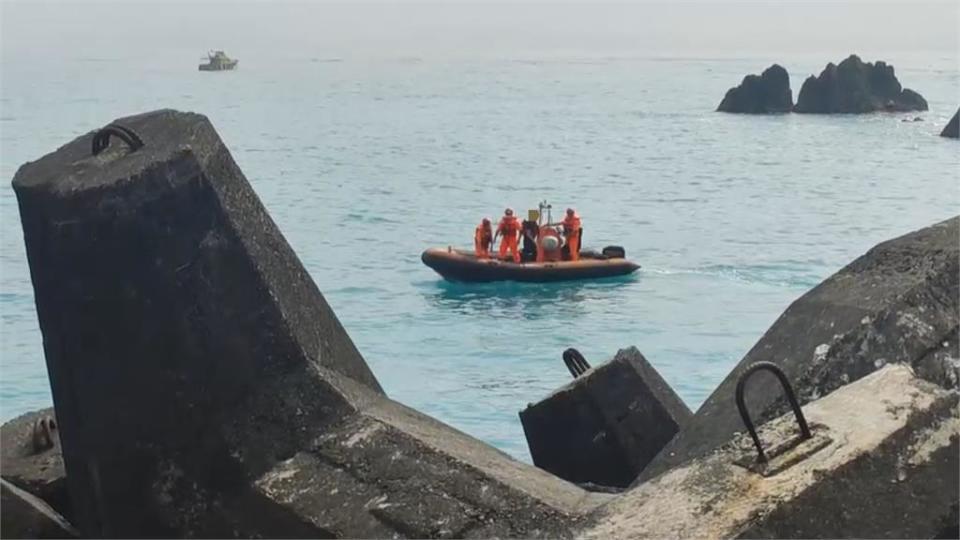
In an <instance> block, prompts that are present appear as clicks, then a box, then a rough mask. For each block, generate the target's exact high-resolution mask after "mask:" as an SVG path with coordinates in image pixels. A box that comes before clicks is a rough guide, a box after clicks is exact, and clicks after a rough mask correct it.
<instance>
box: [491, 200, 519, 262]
mask: <svg viewBox="0 0 960 540" xmlns="http://www.w3.org/2000/svg"><path fill="white" fill-rule="evenodd" d="M497 235H502V236H503V239H502V240H500V259H501V260H506V258H507V251H508V250H509V251H510V254H511V255H512V257H513V262H516V263H518V262H520V251H519V250H518V249H517V241H518V240H519V239H520V221H519V220H518V219H517V217H516V216H514V215H513V209H512V208H507V209H506V210H504V211H503V218H502V219H501V220H500V224H499V225H497V234H495V235H494V236H493V241H494V242H496V241H497Z"/></svg>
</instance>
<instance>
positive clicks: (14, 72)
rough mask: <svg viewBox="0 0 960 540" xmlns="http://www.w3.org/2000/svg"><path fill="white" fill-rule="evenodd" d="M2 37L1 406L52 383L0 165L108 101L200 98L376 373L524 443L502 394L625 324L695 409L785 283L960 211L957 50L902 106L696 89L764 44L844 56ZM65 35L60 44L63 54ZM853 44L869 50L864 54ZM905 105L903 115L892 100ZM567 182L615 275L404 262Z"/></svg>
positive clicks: (46, 400)
mask: <svg viewBox="0 0 960 540" xmlns="http://www.w3.org/2000/svg"><path fill="white" fill-rule="evenodd" d="M108 52H110V51H107V52H105V53H104V56H103V57H99V58H83V57H77V58H64V59H47V60H45V61H44V62H42V63H33V62H27V61H18V60H17V59H16V58H9V57H4V58H3V64H2V96H3V99H2V114H0V137H2V146H0V148H2V152H0V173H2V174H0V177H2V178H3V179H4V182H5V183H4V185H3V187H2V189H0V234H2V245H0V248H2V252H0V314H2V320H3V323H2V326H0V339H2V349H0V353H2V357H0V368H2V369H0V416H2V419H4V420H5V419H7V418H10V417H13V416H15V415H17V414H20V413H22V412H24V411H27V410H30V409H34V408H37V407H42V406H46V405H49V404H50V403H51V400H50V391H49V385H48V382H47V378H46V369H45V366H44V361H43V351H42V339H41V334H40V331H39V327H38V323H37V319H36V312H35V308H34V301H33V291H32V287H31V284H30V276H29V269H28V267H27V262H26V258H25V254H24V246H23V237H22V231H21V228H20V223H19V216H18V211H17V206H16V200H15V198H14V194H13V191H12V189H10V187H9V181H10V180H11V179H12V178H13V175H14V173H15V171H16V170H17V167H19V166H20V165H21V164H22V163H24V162H26V161H29V160H33V159H36V158H38V157H40V156H41V155H43V154H45V153H47V152H50V151H52V150H54V149H56V148H57V147H59V146H60V145H62V144H64V143H66V142H68V141H69V140H71V139H72V138H74V137H76V136H78V135H80V134H82V133H85V132H87V131H89V130H92V129H95V128H97V127H100V126H102V125H104V124H106V123H108V122H109V121H110V120H112V119H114V118H116V117H119V116H124V115H128V114H133V113H137V112H142V111H146V110H151V109H157V108H163V107H171V108H176V109H181V110H190V111H196V112H201V113H203V114H206V115H207V116H209V117H210V119H211V120H212V121H213V123H214V125H215V126H216V128H217V129H218V130H219V132H220V134H221V136H222V137H223V139H224V141H225V142H226V143H227V145H229V147H230V149H231V151H232V152H233V155H234V158H235V159H236V161H237V162H238V163H239V164H240V166H241V168H242V169H243V170H244V172H245V173H246V175H247V177H248V178H249V180H250V182H251V183H252V184H253V186H254V188H255V189H256V191H257V193H258V194H259V195H260V197H261V199H262V200H263V202H264V204H265V205H266V206H267V208H268V209H269V210H270V212H271V214H272V215H273V218H274V219H275V220H276V222H277V223H278V224H279V226H280V228H281V229H282V230H283V232H284V234H285V235H286V237H287V239H288V240H289V242H290V243H291V244H292V245H293V247H294V249H296V251H297V253H298V254H299V256H300V258H301V260H302V261H303V263H304V265H306V267H307V269H308V270H309V271H310V273H311V275H312V276H313V278H314V279H315V280H316V281H317V283H318V284H319V286H320V288H321V290H323V292H324V294H325V295H326V297H327V300H328V301H329V302H330V303H331V304H332V306H333V307H334V309H335V310H336V312H337V314H338V315H339V317H340V320H341V322H342V323H343V325H344V326H345V327H346V328H347V330H348V331H349V333H350V335H351V336H352V338H353V340H354V341H355V342H356V344H357V346H358V347H359V349H360V351H361V352H362V353H363V354H364V356H365V357H366V359H367V361H368V362H369V363H370V365H371V367H372V368H373V370H374V372H375V373H376V375H377V376H378V378H379V379H380V382H381V383H382V384H383V386H384V388H385V389H386V390H387V392H388V393H389V395H390V396H391V397H393V398H395V399H397V400H399V401H401V402H403V403H406V404H408V405H411V406H413V407H415V408H417V409H420V410H421V411H424V412H426V413H429V414H431V415H433V416H435V417H437V418H439V419H441V420H443V421H445V422H448V423H450V424H452V425H453V426H455V427H457V428H460V429H462V430H464V431H466V432H468V433H470V434H472V435H474V436H477V437H479V438H481V439H483V440H485V441H488V442H490V443H492V444H494V445H496V446H497V447H499V448H501V449H503V450H505V451H506V452H508V453H510V454H512V455H514V456H516V457H518V458H520V459H523V460H529V456H528V454H527V450H526V443H525V441H524V437H523V432H522V429H521V427H520V423H519V419H518V417H517V411H519V410H520V409H522V408H523V407H524V406H525V405H526V404H527V403H528V402H532V401H536V400H538V399H540V398H541V397H543V396H544V395H546V394H547V393H549V392H550V391H552V390H553V389H554V388H556V387H557V386H558V385H561V384H564V383H565V382H567V381H568V380H569V377H570V376H569V374H568V373H567V371H566V369H565V368H564V366H563V363H562V361H561V359H560V353H561V352H562V351H563V349H565V348H566V347H571V346H572V347H577V348H579V349H580V350H581V351H582V352H583V353H584V355H585V356H586V357H587V359H588V360H589V361H590V362H591V363H599V362H601V361H603V360H605V359H607V358H609V357H610V356H612V355H613V354H614V353H615V352H616V350H617V349H618V348H621V347H626V346H629V345H636V346H637V347H638V348H639V349H640V350H641V351H642V352H643V353H644V354H645V355H646V356H647V358H648V359H650V361H651V362H652V363H653V364H654V365H655V366H656V367H657V369H658V370H659V371H660V373H661V374H662V375H663V376H664V377H665V378H666V379H667V381H669V383H670V384H671V385H673V387H674V388H675V389H676V390H677V392H678V393H679V394H680V395H681V396H682V397H683V399H684V400H685V401H686V402H687V404H688V405H689V406H690V407H691V408H692V409H696V408H697V407H698V406H699V405H700V403H701V402H702V401H703V400H704V399H705V398H706V396H707V395H708V394H709V393H710V392H711V391H712V390H713V388H714V387H715V386H716V384H717V383H718V382H719V381H720V380H721V379H722V378H723V377H724V376H725V375H726V373H727V372H728V371H729V370H730V368H731V367H732V366H733V365H734V364H736V362H737V361H738V360H739V359H740V358H741V357H742V356H743V355H744V353H746V351H747V350H748V349H749V348H750V347H751V346H752V345H753V344H754V343H755V342H756V341H757V340H758V339H759V338H760V336H761V335H762V334H763V332H764V331H765V330H766V329H767V327H769V326H770V324H772V323H773V321H774V320H775V319H776V318H777V317H778V316H779V315H780V313H781V312H782V311H783V310H784V309H785V308H786V307H787V305H788V304H789V303H790V302H791V301H793V300H794V299H796V298H797V297H798V296H800V295H801V294H803V293H804V292H805V291H806V290H808V289H809V288H811V287H813V286H814V285H816V284H817V283H818V282H819V281H821V280H822V279H824V278H826V277H827V276H829V275H830V274H831V273H833V272H835V271H836V270H838V269H839V268H841V267H842V266H844V265H845V264H847V263H848V262H850V261H851V260H852V259H853V258H855V257H857V256H859V255H860V254H862V253H864V252H865V251H866V250H867V249H869V248H870V247H871V246H872V245H874V244H876V243H877V242H879V241H882V240H885V239H888V238H891V237H894V236H898V235H900V234H903V233H906V232H909V231H911V230H914V229H916V228H919V227H923V226H925V225H929V224H931V223H934V222H936V221H939V220H941V219H945V218H947V217H950V216H951V215H953V214H956V213H958V208H960V188H958V167H960V145H958V144H957V143H956V142H955V141H951V140H946V139H942V138H940V137H938V136H936V135H937V134H938V133H939V132H940V130H941V129H942V128H943V126H944V125H945V123H946V122H947V120H948V119H949V117H950V116H951V115H952V114H953V113H954V111H956V108H957V105H958V104H960V96H958V88H960V76H958V72H957V66H956V58H955V57H936V56H933V57H930V56H905V57H902V58H898V57H892V58H891V57H888V58H885V59H886V60H888V61H890V62H892V63H893V64H894V65H895V66H896V69H897V75H898V76H899V78H900V80H901V82H902V83H903V84H904V85H905V86H908V87H911V88H913V89H915V90H918V91H919V92H921V93H922V94H923V95H924V96H925V97H926V98H927V100H928V101H929V103H930V111H929V112H925V113H920V114H903V115H891V114H874V115H866V116H834V117H816V116H799V115H783V116H770V117H753V116H737V115H725V114H721V113H714V112H713V110H714V108H715V107H716V106H717V104H718V103H719V102H720V99H721V98H722V97H723V95H724V92H726V90H727V89H728V88H729V87H731V86H733V85H735V84H737V83H739V81H740V80H741V79H742V77H743V76H744V75H746V74H747V73H759V72H760V71H761V70H763V69H764V68H765V67H767V66H768V65H769V64H770V63H771V62H773V61H778V62H780V63H781V64H783V65H784V66H785V67H786V68H787V69H788V70H789V71H790V74H791V78H792V87H793V89H794V98H796V92H797V91H798V90H799V88H800V85H801V83H802V81H803V78H805V77H806V76H807V75H808V74H810V73H814V72H816V73H819V71H820V70H821V69H822V68H823V66H824V64H825V63H826V62H827V61H831V60H832V61H834V62H838V61H839V60H841V59H842V58H826V57H821V56H818V57H797V58H782V57H781V58H752V59H748V58H728V59H651V58H646V59H645V58H579V57H578V58H574V57H550V58H488V59H472V60H459V61H457V60H430V59H419V58H392V59H391V58H384V59H377V60H373V59H368V60H363V59H343V60H340V59H332V58H311V57H309V56H308V55H304V56H302V57H279V58H278V57H273V56H263V57H261V58H257V57H253V56H250V55H247V56H245V55H244V54H243V52H242V51H228V52H230V53H235V54H237V56H238V57H239V58H240V69H239V70H238V71H236V72H232V73H200V72H197V71H196V65H195V64H196V58H194V56H196V55H191V54H183V55H170V56H169V57H165V58H159V59H153V58H151V59H149V60H150V61H149V62H144V61H143V59H132V58H125V57H123V56H122V55H121V54H122V53H120V52H118V55H117V56H110V55H109V54H107V53H108ZM67 56H69V54H67ZM864 59H865V60H870V61H872V60H876V58H869V57H865V58H864ZM914 116H920V117H921V118H922V119H923V121H920V122H904V121H902V120H904V119H912V118H913V117H914ZM544 198H546V199H548V200H549V201H551V202H552V203H554V205H555V207H566V206H568V205H573V206H575V207H576V208H577V210H578V211H579V213H580V214H581V216H582V218H583V223H584V228H585V244H586V245H587V247H600V246H603V245H607V244H620V245H623V246H624V247H625V248H626V250H627V255H628V256H629V257H630V258H633V259H635V260H637V261H638V262H639V263H640V264H642V265H643V269H642V270H641V271H640V272H639V273H638V274H637V275H636V276H635V277H632V278H630V279H620V280H613V281H598V282H592V283H574V284H555V285H518V284H496V285H479V286H477V285H473V286H470V285H456V284H450V283H445V282H443V281H441V280H440V279H438V277H437V276H436V275H435V274H433V273H432V272H431V271H430V270H429V269H428V268H426V267H425V266H423V265H422V264H421V262H420V252H421V251H422V250H423V249H424V248H426V247H428V246H438V245H439V246H445V245H448V244H455V245H464V246H466V245H468V244H469V243H470V241H471V235H472V231H473V227H474V225H475V224H476V222H477V221H478V220H479V219H480V218H481V217H482V216H491V217H494V216H497V215H499V213H500V212H502V209H503V207H504V206H507V205H509V206H512V207H514V208H517V209H518V210H521V211H523V210H525V209H526V208H530V207H535V205H536V203H537V201H539V200H541V199H544Z"/></svg>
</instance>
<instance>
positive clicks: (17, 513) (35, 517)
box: [0, 479, 79, 538]
mask: <svg viewBox="0 0 960 540" xmlns="http://www.w3.org/2000/svg"><path fill="white" fill-rule="evenodd" d="M78 536H79V535H78V534H77V531H76V529H74V528H73V526H72V525H70V524H69V523H68V522H67V520H66V519H64V518H63V516H61V515H60V514H58V513H57V512H56V511H55V510H54V509H53V508H50V506H49V505H48V504H47V503H45V502H43V501H42V500H40V499H38V498H37V497H35V496H33V495H31V494H30V493H27V492H26V491H23V490H22V489H20V488H18V487H17V486H15V485H13V484H11V483H10V482H8V481H6V480H3V479H0V537H3V538H77V537H78Z"/></svg>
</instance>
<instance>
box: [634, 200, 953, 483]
mask: <svg viewBox="0 0 960 540" xmlns="http://www.w3.org/2000/svg"><path fill="white" fill-rule="evenodd" d="M958 245H960V218H953V219H950V220H947V221H944V222H941V223H938V224H936V225H933V226H931V227H927V228H925V229H921V230H919V231H915V232H913V233H910V234H907V235H905V236H902V237H900V238H896V239H893V240H889V241H887V242H884V243H882V244H879V245H877V246H876V247H874V248H873V249H871V250H870V251H869V252H868V253H867V254H865V255H863V256H862V257H860V258H858V259H857V260H855V261H853V262H852V263H850V264H849V265H848V266H846V267H845V268H843V269H842V270H840V271H839V272H837V273H836V274H834V275H833V276H831V277H830V278H828V279H827V280H826V281H824V282H823V283H821V284H820V285H818V286H817V287H815V288H814V289H813V290H811V291H810V292H808V293H807V294H805V295H803V296H802V297H801V298H800V299H798V300H796V301H795V302H794V303H793V304H791V305H790V307H789V308H787V310H786V311H785V312H784V313H783V314H782V315H781V316H780V318H779V319H777V321H776V322H775V323H774V324H773V326H772V327H771V328H770V329H769V330H768V331H767V332H766V334H764V336H763V337H762V338H761V339H760V341H759V342H757V344H756V345H754V347H753V348H752V349H751V350H750V352H748V353H747V355H746V356H745V357H744V358H743V360H741V361H740V363H739V364H738V365H737V367H736V368H734V369H733V370H732V371H731V373H730V374H729V375H728V376H727V378H726V379H724V381H723V382H722V383H721V384H720V385H719V386H718V387H717V389H716V390H715V391H714V392H713V393H712V394H711V395H710V397H709V398H707V400H706V401H705V402H704V404H703V405H702V406H701V407H700V409H699V410H698V411H697V412H696V414H695V415H694V417H693V418H692V419H691V420H690V422H689V423H688V424H687V426H686V428H684V429H683V430H682V431H681V432H680V433H679V434H677V436H676V437H675V438H674V439H673V440H672V441H671V442H670V443H669V444H668V445H667V446H666V447H665V448H664V449H663V451H661V453H660V454H659V455H657V457H656V458H655V459H654V461H653V462H651V463H650V465H649V466H648V467H647V468H646V469H645V470H644V471H643V473H641V475H640V477H639V479H638V481H637V483H640V482H643V481H646V480H648V479H650V478H653V477H654V476H656V475H658V474H661V473H663V472H665V471H667V470H669V469H670V468H672V467H675V466H677V465H679V464H681V463H685V462H687V461H689V460H691V459H694V458H696V457H699V456H702V455H704V454H706V453H707V452H709V451H711V450H712V449H714V448H716V447H717V446H719V445H720V444H723V443H724V442H726V441H727V440H729V439H730V438H731V437H732V436H733V434H734V433H736V432H739V431H741V430H742V429H743V426H742V424H741V421H740V417H739V414H738V413H737V409H736V406H735V405H734V401H733V398H732V396H733V395H734V388H735V387H736V383H737V379H738V378H739V377H740V374H741V373H742V372H743V371H744V370H745V369H746V368H747V366H749V365H750V364H752V363H754V362H757V361H760V360H768V361H770V362H773V363H775V364H777V365H778V366H780V368H781V369H783V371H784V373H785V374H786V375H787V378H788V379H789V380H790V381H791V382H792V383H793V387H794V388H795V389H796V391H797V397H798V399H799V400H800V402H801V403H805V402H807V401H809V400H812V399H815V398H817V397H819V396H823V395H825V394H827V393H828V392H830V391H832V390H834V389H836V388H837V387H838V386H840V385H843V384H846V383H848V382H850V381H854V380H856V379H858V378H860V377H863V376H864V375H867V374H869V373H871V372H872V371H874V370H876V369H878V368H880V367H882V366H883V365H885V364H888V363H891V362H902V363H907V364H910V365H912V366H914V367H915V368H916V370H917V372H918V373H919V374H920V375H922V376H924V377H930V380H931V381H934V382H936V383H937V384H939V385H941V386H943V387H946V388H953V387H956V386H957V379H958V371H960V360H958V358H960V355H958V354H957V352H956V351H957V348H956V344H957V339H958V336H957V327H958V323H960V320H958V319H960V315H958V313H960V301H958V297H960V285H958V283H960V268H958V266H960V260H958V259H960V247H958ZM945 344H946V345H945ZM950 351H953V352H950ZM747 405H748V407H749V409H750V410H751V411H754V413H753V414H754V417H755V418H761V419H763V418H771V417H774V416H778V415H779V414H781V413H783V412H785V411H786V410H787V407H786V403H785V402H784V401H783V400H782V397H781V393H780V386H779V384H777V383H776V379H774V378H773V376H772V375H770V374H768V373H758V374H757V375H756V376H755V377H753V378H752V379H751V381H750V384H749V390H748V392H747Z"/></svg>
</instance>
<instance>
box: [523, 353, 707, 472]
mask: <svg viewBox="0 0 960 540" xmlns="http://www.w3.org/2000/svg"><path fill="white" fill-rule="evenodd" d="M691 416H692V413H691V412H690V409H688V408H687V406H686V405H685V404H684V403H683V401H682V400H681V399H680V397H679V396H677V394H676V393H675V392H674V391H673V389H672V388H670V385H668V384H667V382H666V381H664V380H663V378H662V377H660V374H659V373H657V371H656V369H655V368H654V367H653V366H652V365H650V363H649V362H648V361H647V359H646V358H644V357H643V355H642V354H640V351H638V350H637V349H636V348H634V347H631V348H629V349H622V350H620V351H618V352H617V354H616V356H615V357H614V358H613V359H612V360H610V361H609V362H606V363H603V364H600V365H598V366H595V367H593V368H592V369H590V370H588V371H587V372H586V373H584V374H583V375H581V376H580V377H578V378H576V379H574V380H572V381H570V382H569V383H568V384H566V385H564V386H563V387H561V388H560V389H558V390H556V391H555V392H554V393H552V394H550V395H549V396H547V397H546V398H544V399H543V400H541V401H540V402H538V403H535V404H530V405H528V406H527V408H526V409H524V410H523V411H521V412H520V421H521V423H522V424H523V431H524V434H525V435H526V437H527V444H528V446H529V448H530V455H531V456H532V457H533V462H534V464H536V465H537V466H538V467H540V468H541V469H544V470H546V471H549V472H551V473H553V474H555V475H557V476H559V477H560V478H563V479H565V480H569V481H571V482H577V483H583V484H586V483H590V484H597V485H601V486H618V487H626V486H628V485H630V483H631V482H632V481H633V480H634V478H636V477H637V474H639V473H640V471H642V470H643V468H644V467H645V466H646V465H647V463H649V462H650V460H652V459H653V458H654V456H656V455H657V453H658V452H659V451H660V449H661V448H663V446H664V445H665V444H667V442H669V441H670V439H671V438H673V436H674V435H675V434H676V433H677V431H679V429H680V427H681V426H682V425H683V424H684V423H685V422H686V421H687V420H688V419H689V418H690V417H691Z"/></svg>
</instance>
